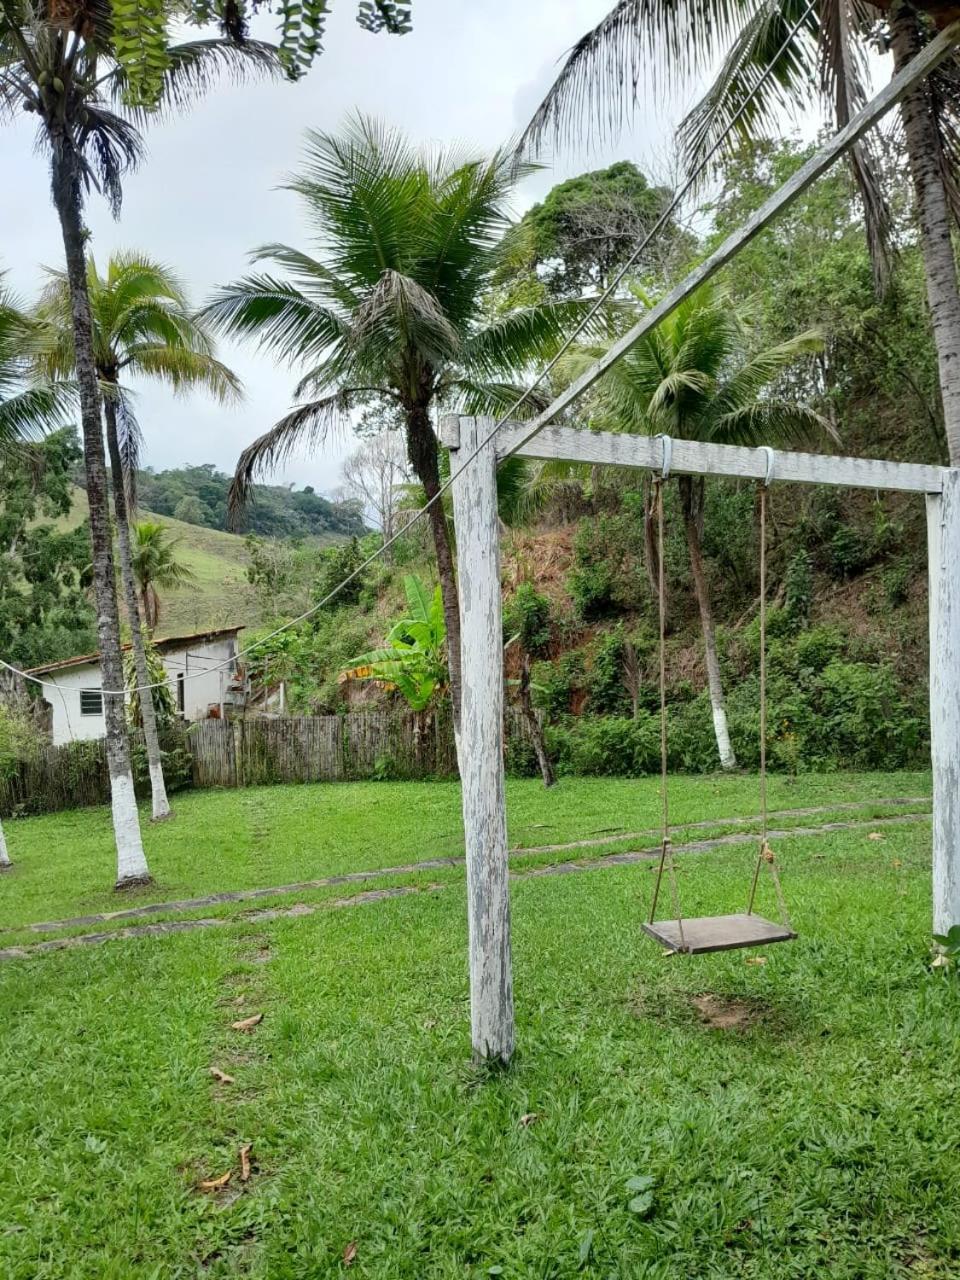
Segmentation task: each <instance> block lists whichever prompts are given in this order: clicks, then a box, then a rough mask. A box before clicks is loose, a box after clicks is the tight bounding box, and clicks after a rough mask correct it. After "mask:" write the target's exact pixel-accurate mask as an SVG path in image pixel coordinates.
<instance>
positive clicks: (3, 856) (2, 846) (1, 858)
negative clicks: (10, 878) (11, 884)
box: [0, 822, 13, 870]
mask: <svg viewBox="0 0 960 1280" xmlns="http://www.w3.org/2000/svg"><path fill="white" fill-rule="evenodd" d="M12 866H13V863H12V862H11V861H10V854H9V852H8V851H7V840H6V837H5V836H4V834H3V823H2V822H0V869H3V870H5V869H6V868H7V867H12Z"/></svg>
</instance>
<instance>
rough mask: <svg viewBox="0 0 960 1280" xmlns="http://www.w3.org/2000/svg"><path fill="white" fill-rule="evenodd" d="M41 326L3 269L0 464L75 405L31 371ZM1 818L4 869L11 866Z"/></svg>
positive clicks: (67, 389) (64, 387) (62, 389)
mask: <svg viewBox="0 0 960 1280" xmlns="http://www.w3.org/2000/svg"><path fill="white" fill-rule="evenodd" d="M36 340H37V326H36V323H35V321H34V320H33V318H32V317H31V316H30V315H28V314H27V313H26V312H25V311H24V310H23V308H22V307H21V306H20V304H19V303H18V301H17V299H16V298H15V297H14V296H13V294H12V293H11V292H10V291H9V289H8V288H7V287H6V285H5V283H4V277H3V274H2V273H0V463H2V460H3V456H4V454H5V453H7V452H12V451H13V450H14V449H18V448H23V447H24V443H25V442H27V443H29V442H30V441H33V440H39V439H40V438H41V437H42V436H43V435H44V434H45V433H46V432H47V431H49V430H53V429H55V428H57V427H61V426H63V425H64V423H65V421H66V418H67V415H68V414H69V412H70V411H71V409H72V408H73V407H74V404H75V400H74V395H73V388H72V387H71V386H70V385H69V384H63V383H60V382H48V381H37V380H36V379H35V378H34V377H32V376H31V371H32V364H33V351H34V345H35V343H36ZM11 865H12V863H11V861H10V853H9V850H8V849H7V842H6V839H5V837H4V834H3V824H2V823H0V870H5V869H6V868H7V867H9V866H11Z"/></svg>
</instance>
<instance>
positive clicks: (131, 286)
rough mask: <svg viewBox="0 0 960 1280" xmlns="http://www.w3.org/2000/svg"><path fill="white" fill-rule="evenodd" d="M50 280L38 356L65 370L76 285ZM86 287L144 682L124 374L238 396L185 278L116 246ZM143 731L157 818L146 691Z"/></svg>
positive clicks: (132, 455)
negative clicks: (196, 314) (116, 250)
mask: <svg viewBox="0 0 960 1280" xmlns="http://www.w3.org/2000/svg"><path fill="white" fill-rule="evenodd" d="M50 274H51V280H50V283H49V285H48V286H47V288H46V290H45V291H44V295H43V298H42V299H41V303H40V307H39V310H38V318H39V320H40V322H41V323H42V324H44V325H45V327H46V330H47V334H48V341H47V343H46V345H45V348H44V350H43V352H42V354H41V362H42V364H43V365H44V367H46V368H47V369H48V370H50V371H52V372H58V373H69V372H70V371H72V369H73V366H74V357H73V325H72V323H71V313H70V289H69V286H68V283H67V278H66V276H65V275H64V273H63V272H60V271H57V272H51V273H50ZM87 293H88V295H89V298H90V310H91V317H92V320H93V354H94V360H95V362H96V367H97V376H98V378H99V380H100V390H101V394H102V398H103V414H104V421H105V423H106V428H107V451H108V455H109V458H110V479H111V484H112V488H113V506H114V512H115V514H116V520H117V544H118V549H119V553H120V556H119V558H120V578H121V582H122V586H123V592H124V599H125V603H126V608H127V616H128V617H129V619H130V627H131V632H132V645H133V657H134V666H135V669H136V673H137V681H138V683H139V684H140V685H141V686H146V685H148V684H149V683H150V680H149V675H148V671H147V665H148V664H147V655H146V652H145V649H144V641H143V634H142V631H141V625H142V619H141V616H140V608H139V604H138V602H137V580H136V578H135V576H134V572H133V562H132V559H131V550H130V517H131V515H132V514H133V512H134V510H135V508H136V475H137V468H138V466H139V453H140V449H139V445H140V433H139V429H138V426H137V421H136V418H135V416H134V413H133V409H132V405H131V403H130V397H129V393H128V392H127V391H126V389H125V388H124V387H123V386H122V385H121V382H120V379H121V377H124V378H126V377H141V378H142V377H150V378H157V379H160V380H162V381H164V382H166V383H167V384H168V385H169V386H171V387H173V389H174V390H175V391H177V392H187V391H189V390H191V389H192V388H194V387H202V388H204V389H206V390H208V391H210V392H211V393H212V394H213V395H215V396H216V397H217V398H218V399H219V400H221V401H223V400H226V399H228V398H230V397H235V396H237V395H238V394H239V382H238V380H237V378H236V377H235V375H234V374H233V373H232V372H231V371H230V370H229V369H228V368H227V367H226V366H225V365H223V364H221V363H220V361H219V360H217V359H216V358H215V357H214V348H213V343H212V341H211V339H210V335H209V334H208V332H207V330H206V327H205V326H204V325H203V323H202V321H199V320H197V319H196V318H195V317H194V316H193V315H192V314H191V312H190V308H189V304H188V300H187V297H186V294H185V292H184V289H183V286H182V285H181V284H180V282H179V280H178V279H177V278H176V276H175V275H174V274H173V273H172V272H171V271H170V270H168V269H167V268H166V267H163V266H161V265H160V264H159V263H156V262H153V261H152V260H151V259H149V258H147V257H144V256H143V255H141V254H136V253H117V254H114V255H113V256H112V257H111V258H110V261H109V262H108V263H107V271H106V275H104V276H101V275H100V274H99V272H98V271H97V268H96V264H95V262H94V260H93V256H92V255H91V256H90V257H89V259H88V262H87ZM153 625H154V626H155V625H156V623H154V624H153ZM142 720H143V733H144V739H145V742H146V748H147V760H148V763H149V768H150V783H151V792H152V802H153V820H154V821H155V822H157V821H160V820H161V819H163V818H167V817H169V816H170V812H171V811H170V804H169V802H168V800H167V794H166V786H165V784H164V778H163V765H162V762H161V754H160V740H159V736H158V733H157V724H156V717H155V715H154V711H153V703H152V702H151V700H150V699H148V698H147V699H144V702H143V713H142Z"/></svg>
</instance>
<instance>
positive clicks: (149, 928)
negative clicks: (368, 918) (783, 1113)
mask: <svg viewBox="0 0 960 1280" xmlns="http://www.w3.org/2000/svg"><path fill="white" fill-rule="evenodd" d="M929 817H930V815H929V814H927V813H905V814H897V815H895V816H894V817H890V818H871V819H867V820H862V821H851V822H827V823H823V824H822V825H821V826H818V827H786V828H784V829H782V830H773V829H771V830H770V831H769V832H768V833H767V834H768V838H769V839H770V840H784V839H788V838H789V839H794V838H800V839H808V838H810V837H811V836H824V835H830V834H831V833H833V832H837V831H856V830H864V829H866V828H871V829H874V830H875V829H877V828H879V827H889V826H904V825H907V824H911V823H917V822H926V821H928V820H929ZM709 825H717V824H715V823H714V824H709ZM756 838H757V837H756V834H755V833H754V832H735V833H733V834H731V835H726V836H717V837H715V838H713V839H710V840H695V841H692V842H690V843H688V844H676V845H674V846H673V852H674V853H675V854H681V855H682V854H688V853H707V852H709V851H710V850H711V849H720V848H724V847H726V846H728V845H739V844H750V843H752V842H753V841H754V840H756ZM525 852H529V851H525ZM659 856H660V849H659V846H657V847H655V848H649V849H635V850H631V851H630V852H627V853H609V854H605V855H604V856H603V857H601V858H591V859H586V860H580V861H569V862H554V863H550V865H549V866H545V867H531V868H529V869H528V870H526V871H520V870H514V871H511V872H510V878H511V879H513V880H526V879H532V878H534V877H537V876H556V875H567V874H572V873H574V872H578V871H603V870H605V869H607V868H609V867H622V866H630V865H631V864H633V863H637V862H652V861H654V860H655V859H657V858H659ZM462 861H463V859H462V858H443V859H435V860H432V861H431V862H429V863H416V864H415V866H414V867H413V868H412V869H422V868H426V867H430V866H459V865H460V864H461V863H462ZM357 874H365V873H357ZM376 874H378V875H385V874H387V872H377V873H376ZM343 879H344V878H340V877H337V878H334V879H333V880H326V881H319V882H308V883H306V884H305V885H304V886H302V887H303V888H308V889H309V888H313V887H315V885H316V884H320V885H323V884H330V883H343ZM445 887H446V886H445V885H442V884H431V885H427V886H426V891H427V892H431V893H435V892H437V891H439V890H441V889H443V888H445ZM255 892H256V893H257V894H258V895H259V896H264V895H266V894H276V893H277V890H276V889H272V890H256V891H255ZM423 892H424V889H423V888H421V887H420V886H418V885H404V886H398V887H395V888H390V889H370V890H367V891H366V892H364V893H357V894H353V895H352V896H351V897H349V898H334V899H332V900H329V901H325V902H297V903H294V904H293V906H290V907H266V908H261V909H260V910H256V911H242V912H239V913H238V914H237V915H233V916H208V917H206V918H205V919H198V920H167V921H159V922H157V923H155V924H142V925H133V926H129V927H127V928H121V929H110V930H106V931H101V932H99V933H81V934H77V935H75V936H74V937H70V938H50V939H48V940H47V941H45V942H33V943H29V944H27V945H26V946H19V947H4V948H0V961H4V960H23V959H28V958H29V957H30V956H34V955H42V954H45V953H47V952H50V951H63V950H66V949H72V948H75V947H83V946H97V945H99V944H100V943H102V942H109V941H111V940H112V939H114V938H117V939H123V938H154V937H163V936H164V935H166V934H171V933H189V932H191V931H193V930H196V929H215V928H218V927H222V926H224V925H236V924H250V923H254V924H256V923H259V922H264V921H269V920H290V919H297V918H299V917H301V916H312V915H315V914H316V913H317V912H318V911H335V910H339V909H342V908H344V907H360V906H366V905H368V904H369V903H372V902H384V901H386V900H387V899H390V898H403V897H408V896H410V895H412V894H419V893H423ZM214 901H216V902H220V901H234V899H233V898H231V897H226V898H224V897H218V898H215V899H214ZM114 918H115V917H114Z"/></svg>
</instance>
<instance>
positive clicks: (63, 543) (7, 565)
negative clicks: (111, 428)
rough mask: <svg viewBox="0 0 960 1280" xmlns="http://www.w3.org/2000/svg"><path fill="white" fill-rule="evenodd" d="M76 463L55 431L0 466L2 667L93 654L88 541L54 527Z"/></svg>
mask: <svg viewBox="0 0 960 1280" xmlns="http://www.w3.org/2000/svg"><path fill="white" fill-rule="evenodd" d="M78 457H79V449H78V447H77V442H76V437H75V436H74V434H73V432H69V431H61V432H57V433H56V434H54V435H52V436H50V437H49V438H48V439H47V440H46V441H45V442H44V443H43V444H38V445H32V446H30V447H29V448H23V449H21V450H20V451H18V452H16V453H11V454H9V455H8V456H6V457H5V458H4V461H3V463H2V465H0V655H2V656H3V657H4V658H6V659H7V660H8V661H10V662H16V663H18V664H21V665H25V666H35V665H37V664H38V663H40V662H55V661H57V660H58V659H59V658H68V657H72V656H73V655H74V654H76V653H84V652H88V651H89V650H91V649H94V648H96V637H95V630H94V617H93V609H92V608H91V605H90V602H89V600H88V599H87V595H86V587H87V585H88V580H89V573H90V537H89V533H88V531H87V529H86V527H85V526H78V527H77V528H75V529H72V530H70V531H68V532H64V531H62V530H61V529H60V528H58V526H57V524H56V523H55V521H56V520H57V519H58V517H61V516H63V515H65V514H66V513H67V512H68V511H69V510H70V503H71V488H72V486H71V476H72V472H73V468H74V467H75V466H76V463H77V459H78Z"/></svg>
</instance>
